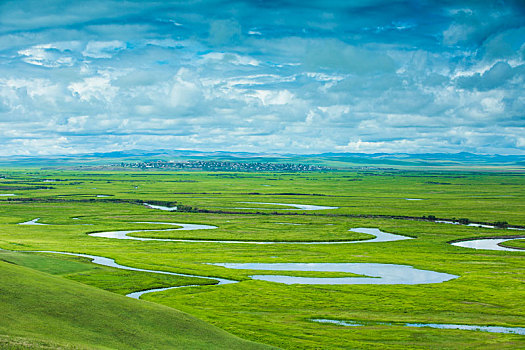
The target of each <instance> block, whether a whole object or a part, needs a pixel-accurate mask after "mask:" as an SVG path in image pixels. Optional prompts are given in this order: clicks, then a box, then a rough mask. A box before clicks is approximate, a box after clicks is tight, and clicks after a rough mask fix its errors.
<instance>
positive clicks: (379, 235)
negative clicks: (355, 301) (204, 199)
mask: <svg viewBox="0 0 525 350" xmlns="http://www.w3.org/2000/svg"><path fill="white" fill-rule="evenodd" d="M134 224H156V225H171V226H180V227H179V228H168V229H154V230H127V231H106V232H95V233H90V234H89V235H90V236H91V237H103V238H114V239H130V240H137V241H161V242H196V243H226V244H228V243H238V244H241V243H242V244H349V243H372V242H393V241H401V240H406V239H412V237H406V236H401V235H396V234H393V233H388V232H383V231H381V230H379V229H377V228H353V229H350V230H349V231H352V232H356V233H366V234H370V235H374V236H375V237H374V238H371V239H368V240H357V241H356V240H353V241H241V240H205V239H174V238H147V237H133V236H129V234H132V233H136V232H159V231H161V232H165V231H183V230H186V231H187V230H211V229H216V228H217V226H211V225H200V224H186V223H176V222H149V221H148V222H134Z"/></svg>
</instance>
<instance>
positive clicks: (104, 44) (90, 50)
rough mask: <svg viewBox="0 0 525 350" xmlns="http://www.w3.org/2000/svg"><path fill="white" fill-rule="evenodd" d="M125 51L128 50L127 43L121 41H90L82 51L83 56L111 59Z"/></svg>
mask: <svg viewBox="0 0 525 350" xmlns="http://www.w3.org/2000/svg"><path fill="white" fill-rule="evenodd" d="M124 49H126V43H124V42H122V41H119V40H113V41H90V42H88V43H87V45H86V48H85V49H84V51H82V55H84V56H86V57H91V58H111V57H113V56H114V55H115V54H117V53H118V52H119V51H122V50H124Z"/></svg>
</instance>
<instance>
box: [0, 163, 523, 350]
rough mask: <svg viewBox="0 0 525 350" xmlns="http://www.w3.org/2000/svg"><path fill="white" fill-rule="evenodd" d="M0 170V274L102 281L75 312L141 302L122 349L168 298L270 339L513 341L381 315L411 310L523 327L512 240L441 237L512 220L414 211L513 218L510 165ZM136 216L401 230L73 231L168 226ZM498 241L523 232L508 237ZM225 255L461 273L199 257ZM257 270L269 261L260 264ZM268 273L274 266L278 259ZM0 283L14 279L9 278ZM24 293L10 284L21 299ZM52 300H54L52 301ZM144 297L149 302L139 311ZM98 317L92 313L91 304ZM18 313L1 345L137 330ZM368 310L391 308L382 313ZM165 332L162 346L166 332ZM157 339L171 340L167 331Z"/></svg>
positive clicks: (222, 227)
mask: <svg viewBox="0 0 525 350" xmlns="http://www.w3.org/2000/svg"><path fill="white" fill-rule="evenodd" d="M0 175H2V176H4V177H5V178H0V194H2V193H4V194H16V196H5V197H4V196H0V248H2V249H5V251H0V263H2V261H4V262H6V263H2V265H1V266H2V267H1V268H0V273H6V274H9V273H11V275H6V277H5V278H4V277H2V281H3V280H5V279H7V278H12V277H10V276H13V275H12V274H13V273H14V272H9V271H10V269H15V268H16V269H20V271H24V273H23V274H22V273H21V272H20V273H21V275H20V276H21V277H20V278H17V279H16V281H15V282H16V283H19V284H20V285H21V286H22V285H23V286H24V288H25V289H24V291H27V293H29V294H28V296H29V295H32V294H35V293H40V294H45V293H48V294H49V295H53V293H58V291H59V290H62V289H63V288H77V289H78V290H79V291H80V290H82V291H83V292H82V293H85V294H82V297H86V298H89V297H90V294H91V293H103V295H104V296H105V297H103V298H102V297H97V298H98V299H97V300H98V302H97V304H96V305H95V304H94V305H90V306H89V309H88V310H86V309H84V304H82V303H78V304H75V305H77V306H75V310H78V312H79V313H83V312H86V313H87V312H88V311H89V310H91V311H92V310H93V309H94V308H98V307H100V308H102V309H104V306H103V304H104V303H114V304H115V306H111V307H109V308H106V309H112V308H118V307H124V306H122V305H126V307H129V308H130V309H131V308H135V307H136V308H137V310H142V309H141V307H143V308H144V310H143V311H142V312H141V314H142V315H143V318H144V319H143V320H144V322H145V323H144V326H143V328H141V329H143V330H148V329H149V330H150V331H151V332H152V333H151V334H149V335H148V334H146V333H147V331H144V332H143V333H139V334H140V337H142V338H141V339H140V341H141V342H142V343H140V344H144V345H141V346H137V347H143V348H146V347H148V346H149V347H152V348H155V347H156V346H155V345H154V344H156V343H154V342H153V340H152V339H154V338H155V337H156V336H161V335H159V334H160V333H161V332H162V329H160V330H156V329H155V330H151V329H150V328H148V327H150V325H151V323H147V322H153V321H152V319H153V318H154V315H155V312H161V311H159V310H163V311H162V312H164V311H166V310H167V311H166V312H173V315H175V314H176V315H179V314H178V313H177V311H175V310H180V311H183V312H185V313H187V314H191V315H192V316H195V317H197V318H198V319H200V320H203V321H205V322H207V323H208V324H211V325H213V326H217V327H219V328H221V329H223V330H225V331H227V332H229V333H231V334H233V335H236V336H238V337H240V338H243V339H247V340H251V341H254V342H258V343H263V344H268V345H272V346H276V347H281V348H285V349H298V348H304V349H315V348H326V349H329V348H334V349H336V348H362V349H383V348H385V349H387V348H388V349H396V348H398V349H410V348H414V349H424V348H443V349H447V348H449V349H457V348H467V349H468V348H471V349H475V348H480V347H482V348H509V349H514V348H520V347H525V336H522V335H515V334H497V333H485V332H475V331H461V330H439V329H429V328H407V327H403V326H401V325H395V323H396V322H397V323H399V322H421V323H454V324H471V325H499V326H509V327H513V326H514V327H525V284H524V283H523V282H524V280H525V261H524V255H523V254H525V253H524V252H505V251H489V250H473V249H467V248H461V247H455V246H452V245H450V244H449V243H448V242H450V241H453V240H458V239H466V238H475V237H493V236H494V237H497V236H508V235H512V234H516V235H519V234H520V233H522V234H524V233H523V231H511V230H507V229H504V228H498V229H489V228H478V227H468V226H464V225H450V224H443V223H435V222H432V221H426V220H424V218H428V217H429V216H430V217H436V218H442V219H450V220H452V219H468V220H469V221H471V222H482V223H494V222H507V223H508V224H510V225H515V226H525V186H524V185H525V180H524V178H523V175H521V174H513V173H474V172H471V173H467V172H415V171H413V172H410V171H372V170H370V171H344V172H343V171H341V172H331V173H297V174H284V173H275V174H273V173H225V172H216V173H213V172H211V173H202V172H161V171H158V172H156V171H150V172H146V171H135V172H80V173H78V172H77V173H74V172H70V171H52V170H47V171H43V170H38V169H25V170H13V169H5V170H3V171H0ZM101 195H104V196H107V197H100V196H101ZM407 198H408V199H422V200H407ZM142 202H146V203H152V204H155V203H156V204H160V205H170V206H174V205H177V206H179V208H180V209H182V210H183V211H177V212H166V211H160V210H155V209H150V208H147V207H146V206H144V205H142V204H141V203H142ZM240 202H260V203H292V204H294V203H295V204H314V205H324V206H334V207H338V208H337V209H330V210H319V211H302V210H297V209H293V208H289V207H285V206H277V205H271V204H255V203H249V204H248V203H240ZM190 207H191V208H190ZM237 208H255V209H237ZM37 217H38V218H40V220H39V221H38V222H39V223H44V224H48V225H47V226H40V225H35V226H31V225H27V226H22V225H17V223H20V222H24V221H28V220H32V219H35V218H37ZM146 221H147V222H174V223H195V224H206V225H214V226H217V227H218V228H217V229H214V230H197V231H154V232H138V233H133V234H132V235H133V236H137V237H150V238H172V239H203V240H244V241H345V240H356V241H359V240H366V239H368V238H370V237H371V236H370V235H367V234H362V233H355V232H351V231H349V229H351V228H357V227H373V228H379V229H381V230H383V231H385V232H391V233H396V234H401V235H406V236H410V237H413V238H415V239H411V240H404V241H397V242H384V243H367V242H365V241H363V242H361V243H359V242H358V243H353V244H333V245H316V244H308V245H297V244H295V245H294V244H268V245H255V244H242V243H236V244H223V243H214V242H161V241H134V240H116V239H109V238H97V237H90V236H88V233H91V232H101V231H116V230H140V229H159V230H162V229H166V228H173V227H172V226H169V227H168V226H166V225H161V224H144V223H139V222H146ZM292 224H293V225H292ZM524 236H525V234H524ZM506 244H508V245H509V246H516V247H523V246H524V245H523V240H519V241H512V242H509V243H506ZM36 250H54V251H63V252H73V253H83V254H91V255H98V256H103V257H108V258H113V259H115V260H116V262H117V263H119V264H122V265H127V266H133V267H136V268H142V269H152V270H161V271H170V272H176V273H184V274H191V275H198V276H209V277H218V278H227V279H232V280H237V281H240V282H239V283H234V284H228V285H219V286H215V285H209V284H210V283H213V280H210V279H204V278H192V277H184V276H170V275H158V274H152V273H146V272H136V271H123V270H118V269H114V268H108V267H101V266H98V265H94V264H92V263H90V262H89V260H88V259H85V258H77V257H71V256H60V255H57V254H43V253H21V252H20V251H36ZM7 262H8V263H9V264H7ZM234 262H238V263H247V262H265V263H269V262H272V263H273V262H304V263H308V262H372V263H390V264H403V265H411V266H414V267H416V268H419V269H426V270H432V271H438V272H445V273H449V274H455V275H458V276H460V277H459V278H457V279H453V280H451V281H448V282H444V283H439V284H426V285H284V284H279V283H272V282H264V281H257V280H253V279H251V278H250V275H253V274H260V271H253V270H251V271H250V270H234V269H226V268H224V267H220V266H214V265H210V263H234ZM4 266H5V267H4ZM17 271H18V270H17ZM264 273H265V274H272V272H270V271H267V272H264ZM274 274H282V271H280V272H279V273H276V272H274ZM286 274H287V275H294V276H316V277H340V276H343V275H344V276H349V275H351V274H341V273H319V272H315V273H314V272H288V273H286ZM26 275H27V276H26ZM33 280H34V281H33ZM37 280H38V281H40V280H42V282H37ZM44 280H45V288H47V289H45V291H41V292H39V291H38V288H40V287H42V288H44V286H43V283H44ZM79 282H80V283H79ZM195 284H199V285H202V286H197V287H184V288H178V289H172V290H168V291H164V292H158V293H151V294H145V295H143V296H142V299H143V300H141V301H136V300H131V299H129V298H125V297H123V296H122V295H125V294H127V293H130V292H134V291H140V290H145V289H151V288H160V287H167V286H180V285H195ZM206 284H208V285H206ZM32 285H35V287H34V288H33V287H31V286H32ZM62 285H64V286H65V287H61V286H62ZM53 286H56V287H53ZM11 287H12V288H16V287H15V285H14V284H13V285H12V286H11ZM37 287H38V288H37ZM93 287H96V288H93ZM4 288H7V287H5V286H0V289H2V294H5V293H3V289H4ZM20 288H21V287H20ZM101 289H104V290H106V291H111V292H113V293H107V292H103V291H101ZM79 293H80V292H79ZM117 294H121V295H117ZM15 295H16V293H13V294H11V298H7V297H6V298H4V299H2V308H3V309H7V310H10V309H9V307H10V306H11V309H14V308H13V307H12V306H13V305H14V304H11V305H10V303H15V302H18V301H15V300H14V299H15ZM93 295H94V294H93ZM101 295H102V294H101ZM110 296H111V297H110ZM93 297H94V296H93ZM20 298H22V297H20ZM112 298H113V299H112ZM27 299H29V297H28V298H27ZM62 299H64V298H61V297H57V298H55V300H54V301H53V303H52V304H50V305H48V306H49V309H45V310H44V309H43V310H42V311H41V313H39V314H35V315H34V319H35V320H36V321H34V322H37V323H38V322H40V321H38V318H42V322H44V320H46V319H48V315H47V313H49V315H51V316H53V317H54V316H56V315H55V314H54V313H52V312H51V311H50V309H52V308H57V309H60V308H62V309H63V306H60V305H61V302H62ZM110 299H111V300H110ZM128 299H129V300H128ZM147 301H150V302H153V303H148V302H147ZM29 302H30V300H26V298H23V303H29ZM63 302H64V303H66V302H67V299H66V300H64V301H63ZM158 304H161V305H162V306H161V305H158ZM108 305H109V304H108ZM111 305H113V304H111ZM143 305H146V306H147V307H146V306H143ZM166 306H167V307H166ZM27 307H30V306H27ZM153 307H158V308H160V309H158V310H157V309H155V310H153V309H151V310H150V309H147V308H153ZM146 309H147V310H146ZM152 310H153V311H152ZM11 312H12V311H11ZM138 313H139V312H138V311H137V314H138ZM51 316H49V317H51ZM60 316H61V317H66V316H67V315H60ZM106 316H107V315H102V314H100V318H102V317H106ZM108 317H109V316H108ZM137 317H138V316H137ZM172 317H173V320H172V322H175V323H176V322H178V321H177V320H176V317H175V316H172ZM23 318H24V316H23V315H22V314H16V313H13V316H12V319H13V320H18V319H20V322H18V321H17V322H10V323H9V324H3V323H0V346H1V345H2V342H3V341H4V340H3V339H5V337H9V339H10V340H9V341H11V342H12V344H16V342H18V341H19V342H21V343H24V342H27V343H28V344H37V345H35V346H34V347H37V348H38V347H42V348H45V347H46V346H47V345H46V344H48V343H49V344H59V345H60V346H66V347H67V346H80V347H82V346H84V347H95V346H98V347H107V348H124V347H126V346H129V344H132V343H133V342H135V341H137V343H136V344H137V345H138V344H139V343H138V341H139V340H133V338H130V339H126V334H128V333H124V334H125V335H122V337H117V338H118V339H119V341H121V342H122V343H115V342H114V341H110V340H108V338H107V337H110V335H111V334H112V332H115V333H118V332H119V329H118V327H119V326H121V327H122V326H127V325H126V323H125V322H122V323H118V324H114V326H113V327H111V328H107V329H105V330H104V334H102V335H100V336H99V337H94V336H93V337H92V336H90V335H89V334H92V333H90V332H95V330H96V329H98V328H96V327H95V325H94V324H93V323H89V322H79V323H78V324H77V325H76V326H75V327H78V328H77V329H75V331H71V332H69V333H67V337H66V336H63V335H62V333H60V332H58V331H55V330H53V329H52V328H49V329H48V330H46V329H43V328H42V329H39V330H38V331H34V332H32V333H31V332H28V331H26V330H27V328H26V327H24V323H23V322H22V321H24V319H23ZM315 318H331V319H340V320H356V321H370V322H372V323H370V324H369V325H367V326H364V327H342V326H337V325H330V324H317V323H314V322H312V321H311V319H315ZM192 320H193V319H192ZM55 321H56V322H58V321H57V320H55V319H53V321H50V322H55ZM135 321H136V323H134V326H135V327H142V326H141V324H140V322H139V319H137V320H135ZM135 321H134V322H135ZM24 322H25V321H24ZM60 322H64V319H63V318H62V319H60ZM199 322H200V321H199ZM373 322H391V323H394V325H381V324H377V323H373ZM203 325H206V323H203V322H201V323H198V324H195V327H197V326H203ZM203 327H204V326H203ZM208 327H210V329H214V330H215V329H216V328H213V327H212V326H208ZM81 329H83V330H84V331H81ZM195 329H197V328H195ZM156 331H158V332H157V333H156ZM126 332H127V330H126ZM196 332H197V331H196ZM95 333H96V332H95ZM191 334H196V333H191V332H190V333H189V335H191ZM221 334H223V336H224V339H225V340H224V343H217V345H216V347H221V346H223V347H224V346H227V344H229V343H228V341H232V342H233V341H239V340H238V339H237V338H233V337H232V338H229V336H228V335H227V334H226V333H221ZM128 335H129V334H128ZM174 336H175V337H176V336H177V335H174ZM2 337H3V338H2ZM17 337H19V338H20V339H21V340H17V339H19V338H17ZM130 337H131V336H130ZM188 339H189V338H188ZM221 339H222V338H221ZM115 341H116V340H115ZM188 341H189V340H188ZM38 344H40V345H38ZM126 344H127V345H126ZM151 344H153V345H151ZM165 344H166V346H168V345H167V344H168V340H166V343H165ZM171 344H172V346H173V344H174V343H171ZM231 344H233V343H231ZM51 346H52V345H51ZM159 346H160V345H159ZM159 346H157V347H159ZM250 346H253V344H251V343H250V344H248V343H243V344H241V343H239V344H238V345H236V347H237V348H244V347H246V348H248V347H250ZM175 347H177V346H175ZM178 347H182V346H178ZM196 347H197V348H198V345H196ZM207 347H209V344H208V345H207Z"/></svg>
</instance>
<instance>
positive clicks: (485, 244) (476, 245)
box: [451, 236, 525, 252]
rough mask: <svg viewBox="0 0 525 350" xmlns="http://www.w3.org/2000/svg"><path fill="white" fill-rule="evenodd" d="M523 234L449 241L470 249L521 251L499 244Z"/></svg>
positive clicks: (521, 250)
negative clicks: (509, 236)
mask: <svg viewBox="0 0 525 350" xmlns="http://www.w3.org/2000/svg"><path fill="white" fill-rule="evenodd" d="M524 238H525V236H521V237H515V238H478V239H469V240H465V241H458V242H453V243H451V244H452V245H454V246H456V247H463V248H472V249H486V250H503V251H508V252H523V251H524V250H523V249H519V248H510V247H504V246H502V245H500V244H501V243H503V242H509V241H514V240H518V239H524Z"/></svg>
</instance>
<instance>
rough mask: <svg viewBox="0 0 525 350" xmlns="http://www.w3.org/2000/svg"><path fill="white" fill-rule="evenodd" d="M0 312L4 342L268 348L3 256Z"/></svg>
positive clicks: (55, 345) (91, 346) (106, 346)
mask: <svg viewBox="0 0 525 350" xmlns="http://www.w3.org/2000/svg"><path fill="white" fill-rule="evenodd" d="M0 315H2V316H1V319H0V348H13V349H18V348H58V347H63V348H81V349H82V348H89V349H112V348H113V349H166V348H169V349H263V348H267V347H265V346H263V345H259V344H254V343H250V342H247V341H244V340H242V339H239V338H237V337H234V336H232V335H231V334H229V333H227V332H225V331H223V330H221V329H219V328H216V327H214V326H212V325H210V324H208V323H206V322H203V321H201V320H198V319H196V318H194V317H192V316H190V315H188V314H185V313H183V312H180V311H177V310H174V309H172V308H168V307H165V306H161V305H157V304H153V303H149V302H145V301H139V300H134V299H130V298H127V297H123V296H120V295H116V294H113V293H110V292H106V291H103V290H100V289H97V288H94V287H90V286H86V285H83V284H80V283H77V282H74V281H70V280H67V279H64V278H62V277H58V276H53V275H49V274H47V273H43V272H39V271H36V270H32V269H29V268H26V267H22V266H18V265H14V264H11V263H6V262H2V261H0Z"/></svg>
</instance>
